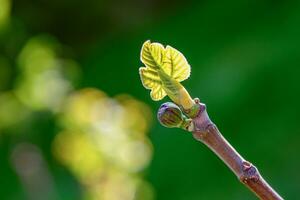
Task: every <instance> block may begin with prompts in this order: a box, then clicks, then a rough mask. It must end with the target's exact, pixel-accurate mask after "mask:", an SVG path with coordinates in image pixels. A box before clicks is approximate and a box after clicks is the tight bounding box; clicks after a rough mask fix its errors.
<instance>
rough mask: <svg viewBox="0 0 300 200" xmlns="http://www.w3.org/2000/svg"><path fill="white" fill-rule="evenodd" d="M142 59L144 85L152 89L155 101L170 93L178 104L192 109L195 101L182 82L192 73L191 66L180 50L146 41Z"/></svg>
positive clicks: (141, 73)
mask: <svg viewBox="0 0 300 200" xmlns="http://www.w3.org/2000/svg"><path fill="white" fill-rule="evenodd" d="M141 61H142V62H143V64H144V65H145V67H140V69H139V71H140V76H141V80H142V83H143V86H144V87H145V88H147V89H150V90H151V92H150V96H151V98H152V99H153V100H154V101H158V100H161V99H163V98H164V97H165V96H166V95H168V96H169V97H170V98H171V99H172V100H173V101H174V102H175V103H176V104H177V105H180V106H182V107H183V108H184V109H190V108H191V107H192V106H193V105H194V102H193V100H192V99H191V97H190V95H189V94H188V92H187V91H186V90H185V88H184V87H183V86H182V85H181V84H180V82H181V81H183V80H185V79H187V78H188V77H189V76H190V73H191V67H190V65H189V64H188V62H187V60H186V59H185V57H184V56H183V54H182V53H180V52H179V51H178V50H176V49H174V48H173V47H171V46H167V47H166V48H165V47H164V46H163V45H161V44H159V43H151V42H150V40H148V41H146V42H145V43H144V44H143V46H142V50H141Z"/></svg>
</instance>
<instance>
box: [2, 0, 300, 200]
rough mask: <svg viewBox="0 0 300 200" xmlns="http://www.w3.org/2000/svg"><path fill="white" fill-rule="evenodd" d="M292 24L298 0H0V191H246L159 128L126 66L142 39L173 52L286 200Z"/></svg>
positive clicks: (218, 194) (294, 177)
mask: <svg viewBox="0 0 300 200" xmlns="http://www.w3.org/2000/svg"><path fill="white" fill-rule="evenodd" d="M299 24H300V1H299V0H286V1H274V0H273V1H271V0H259V1H237V0H229V1H203V0H202V1H196V0H195V1H192V0H186V1H179V0H174V1H166V0H164V1H159V0H127V1H125V0H124V1H116V0H112V1H104V0H88V1H77V0H72V1H71V0H64V1H59V0H52V1H46V0H39V1H35V0H24V1H16V0H15V1H13V0H0V185H1V187H0V199H3V200H17V199H34V200H36V199H43V200H44V199H58V200H65V199H66V200H68V199H70V200H76V199H78V200H79V199H104V200H115V199H116V200H118V199H120V200H121V199H122V200H127V199H128V200H129V199H143V200H144V199H145V200H147V199H149V200H151V199H157V200H162V199H163V200H165V199H172V200H196V199H197V200H198V199H230V200H232V199H243V200H246V199H256V198H255V197H254V196H253V194H251V193H250V192H249V191H248V190H247V189H246V188H245V187H244V186H242V185H241V184H240V183H239V181H238V180H237V178H236V177H235V176H234V175H233V174H232V173H231V172H230V171H229V169H228V168H227V167H225V165H224V164H223V163H222V162H221V161H220V160H219V159H218V158H217V157H216V156H215V155H214V154H213V153H212V152H210V150H209V149H208V148H206V147H205V146H204V145H202V144H200V143H199V142H197V141H195V140H194V139H193V138H192V136H191V135H190V134H187V133H186V132H184V131H182V130H177V129H166V128H163V127H162V126H161V125H159V123H158V122H157V120H156V118H155V115H156V111H157V109H158V107H159V106H160V104H161V103H162V102H153V101H152V100H151V99H150V96H149V91H147V90H145V89H144V88H143V87H142V84H141V82H140V79H139V74H138V68H139V67H140V66H142V65H141V62H140V61H139V53H140V48H141V45H142V44H143V42H144V41H145V40H147V39H151V40H152V41H157V42H160V43H163V44H169V45H171V46H173V47H175V48H177V49H178V50H180V51H181V52H183V54H184V55H185V56H186V58H187V60H188V61H189V63H190V64H191V66H192V75H191V77H190V79H189V80H187V81H185V82H184V83H183V84H184V85H185V86H186V88H187V89H188V90H189V91H190V93H191V95H192V96H194V97H199V98H200V99H201V101H202V102H204V103H206V105H207V107H208V111H209V114H210V117H211V119H212V120H213V121H214V122H215V123H216V124H217V125H218V127H219V129H220V130H221V132H222V133H223V135H224V136H225V137H226V138H227V139H228V140H229V141H230V142H231V143H232V144H233V146H235V147H236V149H237V150H238V151H239V152H240V153H241V154H242V155H243V156H244V157H245V158H246V159H248V160H250V161H252V162H253V163H254V164H255V165H256V166H257V167H258V168H259V170H260V172H261V173H262V175H263V176H264V177H265V178H266V180H268V181H269V182H270V183H271V185H272V186H273V187H274V188H275V189H277V190H278V192H279V193H280V194H281V195H282V196H283V197H284V198H286V199H297V198H298V196H299V190H300V183H299V180H300V173H299V168H300V159H299V158H300V157H299V152H300V128H299V113H300V103H299V102H300V79H299V76H300V48H299V47H300V37H299V36H300V26H299ZM165 101H168V99H165ZM142 102H143V103H142Z"/></svg>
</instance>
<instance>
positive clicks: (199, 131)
mask: <svg viewBox="0 0 300 200" xmlns="http://www.w3.org/2000/svg"><path fill="white" fill-rule="evenodd" d="M193 122H194V131H193V136H194V138H195V139H196V140H199V141H201V142H203V143H204V144H205V145H206V146H208V147H209V148H210V149H211V150H212V151H213V152H214V153H215V154H216V155H217V156H218V157H219V158H220V159H221V160H223V162H224V163H225V164H226V165H227V166H228V167H229V168H230V169H231V171H232V172H233V173H234V174H235V175H236V176H237V177H238V179H239V180H240V181H241V182H242V183H243V184H244V185H246V186H247V187H248V188H249V189H250V190H251V191H252V192H254V193H255V194H256V195H257V196H258V197H259V198H260V199H263V200H282V199H283V198H282V197H281V196H280V195H279V194H278V193H277V192H276V191H275V190H274V189H272V187H271V186H270V185H269V184H268V183H267V182H266V181H265V180H264V178H263V177H262V176H261V175H260V173H259V172H258V170H257V168H256V167H255V166H254V165H253V164H251V163H250V162H248V161H246V160H245V159H244V158H243V157H242V156H241V155H240V154H239V153H238V152H237V151H236V150H235V149H234V148H233V147H232V146H231V145H230V144H229V142H228V141H227V140H226V139H225V138H224V137H223V136H222V134H221V133H220V131H219V130H218V128H217V127H216V125H215V124H214V123H213V122H212V121H211V120H210V119H209V116H208V114H207V111H206V106H205V105H204V104H200V111H199V113H198V114H197V116H196V117H195V118H194V119H193Z"/></svg>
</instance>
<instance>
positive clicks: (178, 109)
mask: <svg viewBox="0 0 300 200" xmlns="http://www.w3.org/2000/svg"><path fill="white" fill-rule="evenodd" d="M141 61H142V63H143V64H144V65H145V66H144V67H141V68H140V70H139V71H140V77H141V81H142V84H143V86H144V87H145V88H147V89H150V90H151V92H150V96H151V98H152V99H153V100H155V101H158V100H161V99H163V98H164V97H165V96H166V95H168V96H169V97H170V99H171V100H172V101H173V102H167V103H164V104H162V105H161V107H160V108H159V110H158V113H157V117H158V120H159V122H160V123H161V124H162V125H163V126H165V127H167V128H174V127H177V128H182V129H185V130H187V131H189V132H192V134H193V137H194V138H195V139H196V140H198V141H200V142H202V143H204V144H205V145H206V146H207V147H209V148H210V149H211V150H212V151H213V152H214V153H215V154H216V155H217V156H218V157H219V158H220V159H221V160H222V161H223V162H224V163H225V164H226V165H227V166H228V167H229V169H230V170H231V171H232V172H233V173H234V174H235V175H236V176H237V178H238V179H239V180H240V182H241V183H243V184H244V185H245V186H246V187H248V188H249V189H250V190H251V191H252V192H253V193H254V194H255V195H256V196H257V197H259V198H260V199H262V200H281V199H283V198H282V197H281V196H280V195H279V194H278V193H277V192H276V191H275V190H274V189H273V188H272V187H271V186H270V185H269V184H268V183H267V182H266V181H265V179H264V178H263V177H262V176H261V174H260V173H259V171H258V169H257V168H256V167H255V166H254V165H253V164H251V163H250V162H249V161H247V160H245V159H244V158H243V157H242V156H241V155H240V154H239V153H238V152H237V151H236V150H235V149H234V148H233V147H232V146H231V145H230V143H229V142H228V141H227V140H226V139H225V138H224V137H223V136H222V134H221V133H220V131H219V130H218V128H217V126H216V125H215V124H214V123H213V122H212V121H211V120H210V118H209V116H208V113H207V110H206V106H205V104H203V103H200V100H199V99H198V98H196V99H194V100H193V99H192V98H191V96H190V95H189V93H188V91H187V90H186V89H185V88H184V87H183V86H182V84H181V83H180V82H181V81H183V80H185V79H187V78H188V77H189V76H190V71H191V68H190V65H189V64H188V62H187V60H186V59H185V57H184V56H183V54H182V53H180V52H179V51H178V50H176V49H174V48H173V47H170V46H166V47H164V46H163V45H161V44H159V43H151V42H150V41H149V40H148V41H146V42H145V43H144V44H143V47H142V50H141Z"/></svg>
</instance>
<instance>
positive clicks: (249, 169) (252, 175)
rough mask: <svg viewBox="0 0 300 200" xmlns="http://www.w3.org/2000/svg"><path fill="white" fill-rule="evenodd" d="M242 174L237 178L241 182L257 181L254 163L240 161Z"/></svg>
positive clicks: (257, 176) (257, 173)
mask: <svg viewBox="0 0 300 200" xmlns="http://www.w3.org/2000/svg"><path fill="white" fill-rule="evenodd" d="M242 172H243V173H242V175H240V177H239V179H240V181H241V182H243V183H245V184H247V183H248V182H249V181H252V182H255V183H256V182H258V181H259V177H260V175H259V172H258V170H257V169H256V167H255V166H254V165H252V164H251V163H250V162H248V161H243V163H242Z"/></svg>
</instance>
